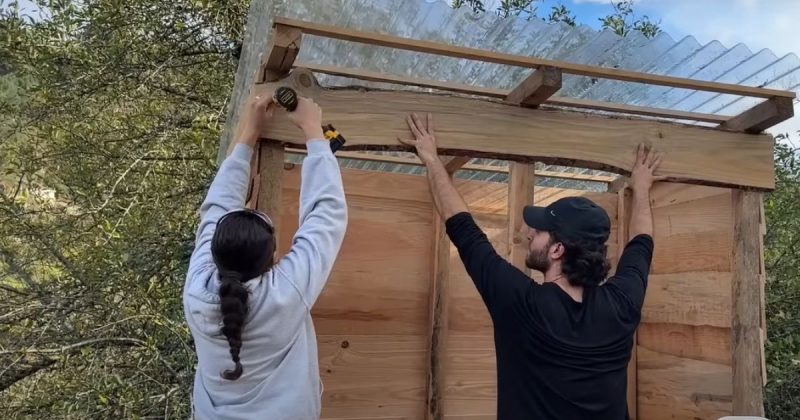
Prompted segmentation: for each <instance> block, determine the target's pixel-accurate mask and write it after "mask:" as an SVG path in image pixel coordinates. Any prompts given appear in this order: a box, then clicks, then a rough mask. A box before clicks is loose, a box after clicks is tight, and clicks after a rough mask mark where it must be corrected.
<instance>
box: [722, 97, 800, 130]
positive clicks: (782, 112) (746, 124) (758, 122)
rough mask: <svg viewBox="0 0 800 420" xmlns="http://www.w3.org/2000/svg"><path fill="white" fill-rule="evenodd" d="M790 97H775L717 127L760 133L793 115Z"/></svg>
mask: <svg viewBox="0 0 800 420" xmlns="http://www.w3.org/2000/svg"><path fill="white" fill-rule="evenodd" d="M792 102H793V101H792V99H791V98H780V97H775V98H772V99H768V100H766V101H764V102H761V103H760V104H758V105H756V106H754V107H752V108H750V109H748V110H747V111H745V112H743V113H741V114H739V115H737V116H735V117H733V118H731V119H729V120H728V121H725V122H724V123H722V124H720V126H719V128H721V129H723V130H730V131H744V132H745V133H753V134H755V133H760V132H762V131H764V130H766V129H767V128H769V127H772V126H773V125H775V124H778V123H780V122H783V121H786V120H788V119H789V118H792V117H793V116H794V104H793V103H792Z"/></svg>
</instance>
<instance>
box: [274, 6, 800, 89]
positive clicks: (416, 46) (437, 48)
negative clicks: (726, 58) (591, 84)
mask: <svg viewBox="0 0 800 420" xmlns="http://www.w3.org/2000/svg"><path fill="white" fill-rule="evenodd" d="M275 23H276V24H277V25H285V26H289V27H293V28H297V29H301V30H302V31H303V33H305V34H309V35H316V36H322V37H327V38H333V39H341V40H344V41H350V42H359V43H363V44H369V45H377V46H381V47H389V48H397V49H402V50H407V51H416V52H421V53H426V54H436V55H441V56H445V57H454V58H464V59H467V60H476V61H484V62H487V63H496V64H504V65H509V66H518V67H528V68H539V67H542V66H546V67H555V68H559V69H561V71H562V72H564V73H567V74H575V75H579V76H589V77H595V78H601V79H612V80H621V81H624V82H635V83H646V84H651V85H659V86H669V87H675V88H683V89H692V90H701V91H708V92H718V93H729V94H733V95H742V96H754V97H760V98H771V97H774V96H778V97H786V98H794V97H795V93H794V92H791V91H783V90H776V89H765V88H758V87H752V86H740V85H736V84H731V83H718V82H709V81H704V80H693V79H687V78H683V77H674V76H663V75H657V74H648V73H640V72H635V71H629V70H621V69H614V68H608V67H598V66H590V65H585V64H575V63H569V62H565V61H556V60H546V59H543V58H537V57H526V56H520V55H514V54H505V53H498V52H494V51H488V50H481V49H477V48H467V47H459V46H455V45H449V44H444V43H439V42H431V41H421V40H416V39H408V38H401V37H397V36H391V35H384V34H379V33H375V32H365V31H358V30H354V29H349V28H339V27H335V26H329V25H321V24H318V23H312V22H304V21H300V20H294V19H287V18H283V17H278V18H275Z"/></svg>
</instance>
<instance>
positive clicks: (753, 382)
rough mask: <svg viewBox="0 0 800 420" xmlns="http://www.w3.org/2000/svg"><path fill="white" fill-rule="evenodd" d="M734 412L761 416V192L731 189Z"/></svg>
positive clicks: (762, 413)
mask: <svg viewBox="0 0 800 420" xmlns="http://www.w3.org/2000/svg"><path fill="white" fill-rule="evenodd" d="M733 209H734V224H735V226H734V251H733V254H734V255H733V321H732V325H731V352H732V355H733V359H732V362H733V415H736V416H763V415H764V396H763V393H762V384H763V383H764V380H763V377H762V370H761V369H762V362H761V358H762V352H763V348H762V346H761V296H760V292H761V284H760V283H761V276H762V275H763V273H761V258H762V255H761V247H760V244H761V239H759V236H760V235H761V193H758V192H752V191H741V190H734V191H733Z"/></svg>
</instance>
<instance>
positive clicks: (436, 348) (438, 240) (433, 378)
mask: <svg viewBox="0 0 800 420" xmlns="http://www.w3.org/2000/svg"><path fill="white" fill-rule="evenodd" d="M433 225H434V226H435V230H434V246H433V279H432V281H431V312H430V313H431V316H430V347H429V352H428V382H427V395H426V398H427V399H426V402H427V404H426V407H427V410H426V413H425V418H426V419H427V420H441V419H442V418H443V416H444V410H443V407H442V400H443V398H444V392H445V378H444V372H445V366H444V358H445V351H446V344H447V312H448V310H447V303H448V288H449V281H450V279H449V275H450V274H449V271H450V270H449V265H450V239H449V238H448V237H447V232H446V231H445V226H444V222H442V220H441V217H440V216H439V214H438V213H437V212H436V211H435V210H434V212H433Z"/></svg>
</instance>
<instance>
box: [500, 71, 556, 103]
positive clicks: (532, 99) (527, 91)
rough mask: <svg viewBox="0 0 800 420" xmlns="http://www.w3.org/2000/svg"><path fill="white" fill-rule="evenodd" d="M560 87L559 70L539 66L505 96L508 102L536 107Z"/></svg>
mask: <svg viewBox="0 0 800 420" xmlns="http://www.w3.org/2000/svg"><path fill="white" fill-rule="evenodd" d="M559 89H561V70H559V69H557V68H555V67H545V66H542V67H539V68H538V69H536V70H534V71H533V73H531V75H530V76H528V77H527V78H525V80H523V81H522V83H520V84H519V85H518V86H517V87H515V88H514V89H513V90H511V92H510V93H509V94H508V95H507V96H506V98H505V101H506V102H507V103H509V104H514V105H522V106H533V107H538V106H539V105H541V104H543V103H545V101H547V100H548V99H550V97H551V96H553V95H554V94H555V93H556V92H558V90H559Z"/></svg>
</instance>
